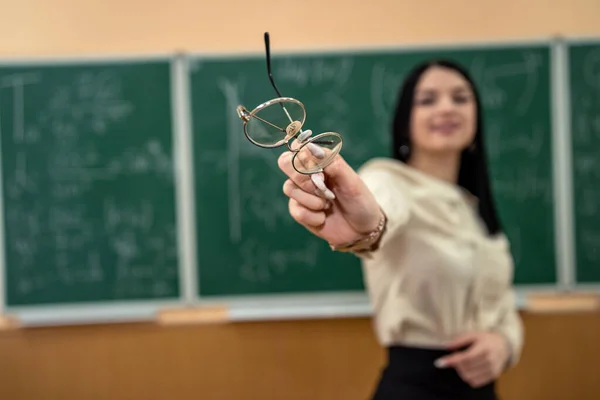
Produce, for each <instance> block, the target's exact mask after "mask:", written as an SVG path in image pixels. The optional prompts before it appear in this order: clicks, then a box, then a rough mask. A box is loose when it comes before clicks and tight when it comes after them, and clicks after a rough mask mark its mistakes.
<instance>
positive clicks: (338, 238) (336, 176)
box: [278, 152, 381, 245]
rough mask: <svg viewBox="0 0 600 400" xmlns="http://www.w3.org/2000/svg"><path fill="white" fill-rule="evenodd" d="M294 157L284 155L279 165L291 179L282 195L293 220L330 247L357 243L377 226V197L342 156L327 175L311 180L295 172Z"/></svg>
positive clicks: (327, 169) (329, 166)
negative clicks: (356, 241) (285, 196)
mask: <svg viewBox="0 0 600 400" xmlns="http://www.w3.org/2000/svg"><path fill="white" fill-rule="evenodd" d="M292 155H293V154H292V153H291V152H285V153H283V154H282V155H281V156H280V157H279V160H278V165H279V168H280V169H281V170H282V171H283V172H284V173H285V174H286V175H287V176H288V178H289V179H288V180H286V181H285V183H284V185H283V192H284V193H285V194H286V195H287V196H288V197H289V212H290V215H291V216H292V218H294V220H296V221H297V222H298V223H300V224H301V225H303V226H304V227H305V228H306V229H308V230H309V231H310V232H312V233H313V234H315V235H316V236H318V237H320V238H322V239H324V240H326V241H327V242H328V243H329V244H330V245H342V244H346V243H348V242H351V241H354V240H356V239H358V238H360V237H362V236H364V235H365V234H366V233H369V232H370V231H372V230H373V229H375V228H376V227H377V224H378V222H379V220H380V217H381V210H380V208H379V205H378V203H377V201H376V199H375V197H374V196H373V195H372V193H371V192H370V190H369V189H368V187H367V186H366V185H365V184H364V182H363V181H362V179H361V178H360V176H359V175H358V174H357V173H356V172H355V171H354V170H353V169H352V168H351V167H350V166H349V165H348V164H347V163H346V162H345V161H344V160H343V158H342V157H341V156H340V155H337V156H336V158H335V160H334V161H333V162H332V163H331V164H329V165H328V166H327V167H326V168H325V174H322V173H321V174H317V175H316V176H313V177H312V178H311V176H309V175H303V174H300V173H298V172H297V171H296V170H295V169H294V167H293V166H292ZM325 177H326V178H325ZM325 180H326V181H325ZM317 186H319V187H320V188H319V187H317ZM325 186H326V188H325ZM324 189H325V190H324ZM329 189H330V191H329Z"/></svg>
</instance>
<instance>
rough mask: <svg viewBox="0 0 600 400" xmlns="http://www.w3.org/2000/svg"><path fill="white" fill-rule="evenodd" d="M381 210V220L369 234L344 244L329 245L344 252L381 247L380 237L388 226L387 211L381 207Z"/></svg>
mask: <svg viewBox="0 0 600 400" xmlns="http://www.w3.org/2000/svg"><path fill="white" fill-rule="evenodd" d="M380 211H381V218H380V219H379V222H378V223H377V226H376V227H375V229H373V230H372V231H371V232H369V233H368V234H367V235H365V236H363V237H360V238H358V239H356V240H353V241H352V242H350V243H346V244H342V245H332V244H329V247H331V250H333V251H339V252H344V253H348V252H351V253H364V252H369V251H374V250H377V248H378V247H379V242H380V240H379V239H381V236H382V235H383V233H384V232H385V228H386V226H387V216H386V215H385V212H383V210H381V209H380Z"/></svg>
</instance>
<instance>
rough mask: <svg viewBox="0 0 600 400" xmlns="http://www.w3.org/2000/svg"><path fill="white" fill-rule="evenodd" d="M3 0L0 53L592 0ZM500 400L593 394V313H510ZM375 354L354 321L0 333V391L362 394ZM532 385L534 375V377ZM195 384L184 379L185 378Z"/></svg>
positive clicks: (587, 9)
mask: <svg viewBox="0 0 600 400" xmlns="http://www.w3.org/2000/svg"><path fill="white" fill-rule="evenodd" d="M349 4H350V2H348V1H347V0H346V1H339V0H336V1H327V2H326V1H322V0H305V1H303V2H300V1H295V2H290V1H274V0H257V1H254V2H253V1H244V2H242V1H239V0H235V1H215V2H208V1H198V0H170V1H164V2H162V3H158V2H157V3H152V2H150V1H148V0H145V1H140V0H119V1H116V0H112V1H109V0H104V1H98V0H88V1H78V0H53V1H33V0H21V2H15V1H12V2H4V4H3V6H2V13H0V57H1V56H17V55H18V56H29V55H72V54H106V53H110V54H119V53H120V54H132V53H156V52H166V51H172V50H181V49H183V50H192V51H218V52H220V51H262V49H263V42H262V33H263V32H264V31H265V30H269V31H270V32H271V34H272V46H273V51H277V50H278V49H301V48H312V49H314V48H318V47H321V46H327V47H343V46H368V45H388V44H398V45H400V44H405V43H417V44H419V43H427V42H451V41H465V40H468V41H471V40H497V39H520V38H538V37H543V36H549V35H554V34H569V35H599V36H600V23H599V22H598V21H599V17H600V2H599V1H598V0H552V1H548V0H528V1H519V0H502V1H499V0H496V1H489V0H486V1H481V0H454V1H447V0H429V1H399V0H372V1H363V2H360V3H357V5H356V6H355V7H354V8H351V7H350V6H349ZM524 320H525V327H526V332H527V337H526V346H525V350H524V355H523V360H522V362H521V364H520V365H519V366H518V367H517V368H516V369H515V370H513V371H511V372H510V373H509V374H507V375H506V376H505V377H503V378H502V380H501V382H500V390H501V393H502V395H503V398H504V399H527V400H537V399H544V400H548V399H558V400H561V399H565V400H567V399H581V400H586V399H595V398H598V393H600V380H599V379H597V372H595V361H596V360H597V359H598V358H600V340H598V338H600V318H599V317H598V316H597V315H594V314H579V315H524ZM382 362H383V355H382V352H381V349H380V348H379V346H378V345H377V343H376V342H375V340H374V337H373V334H372V330H371V325H370V321H369V320H368V319H367V318H359V319H335V320H317V321H288V322H263V323H247V324H230V325H224V326H190V327H179V328H162V327H158V326H154V325H152V324H140V325H137V324H127V325H114V326H108V325H107V326H80V327H63V328H44V329H31V330H22V331H14V332H0V399H9V400H28V399H34V400H53V399H61V400H69V399H84V398H85V399H86V400H93V399H114V400H117V399H144V400H152V399H161V400H163V399H182V400H183V399H192V398H194V399H203V400H211V399H228V400H236V399H259V398H260V399H262V400H269V399H278V400H279V399H284V398H285V399H289V400H293V399H303V400H305V399H311V400H319V399H327V400H331V399H344V400H353V399H365V398H366V397H367V395H368V393H370V391H371V389H372V387H373V385H374V382H375V380H376V379H377V375H378V372H379V367H380V366H381V363H382ZM540 378H541V379H546V381H545V382H543V383H542V382H541V381H538V380H537V379H540ZM194 380H195V381H194Z"/></svg>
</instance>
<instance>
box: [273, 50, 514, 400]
mask: <svg viewBox="0 0 600 400" xmlns="http://www.w3.org/2000/svg"><path fill="white" fill-rule="evenodd" d="M392 135H393V155H394V156H393V158H377V159H373V160H370V161H369V162H367V163H366V164H365V165H363V166H362V167H361V168H360V170H359V172H358V173H357V172H355V171H354V170H353V169H352V168H350V166H349V165H348V164H347V163H346V162H345V161H344V160H343V158H342V157H340V156H338V157H337V158H336V160H335V161H334V162H333V163H332V164H330V165H329V166H328V167H327V168H326V169H325V174H324V175H320V176H316V177H313V179H311V178H310V177H309V176H306V175H301V174H298V173H297V172H296V171H295V170H294V169H293V167H292V165H291V154H290V153H289V152H287V153H284V154H282V155H281V157H280V159H279V167H280V168H281V170H282V171H284V172H285V174H286V175H287V176H288V178H289V179H288V180H286V182H285V183H284V186H283V191H284V193H285V194H286V195H287V196H288V197H289V212H290V214H291V216H292V217H293V218H294V219H295V220H296V221H297V222H298V223H300V224H302V225H303V226H304V227H306V228H307V229H308V230H310V231H311V232H312V233H313V234H315V235H316V236H318V237H320V238H322V239H324V240H326V241H327V242H328V243H329V244H330V246H331V247H332V249H334V250H337V251H349V252H353V253H354V254H356V255H357V256H358V257H360V258H361V260H362V264H363V271H364V276H365V282H366V286H367V289H368V293H369V296H370V299H371V302H372V305H373V309H374V320H375V324H374V326H375V331H376V334H377V337H378V339H379V341H380V343H381V345H382V346H385V347H386V348H387V350H388V362H387V365H386V366H385V368H384V369H383V372H382V374H381V378H380V381H379V384H378V386H377V388H376V390H375V393H374V395H373V399H376V400H383V399H411V400H418V399H496V393H495V381H496V379H497V378H498V376H499V375H500V374H501V373H502V372H503V371H504V370H505V369H506V368H508V367H510V366H513V365H515V364H516V363H517V361H518V359H519V357H520V354H521V349H522V345H523V327H522V323H521V320H520V319H519V315H518V313H517V310H516V307H515V301H514V291H513V289H512V274H513V263H512V258H511V255H510V251H509V244H508V242H507V240H506V237H505V236H504V234H503V233H502V228H501V226H500V223H499V221H498V216H497V214H496V210H495V207H494V201H493V198H492V195H491V192H490V183H489V177H488V168H487V164H486V157H485V151H484V132H483V123H482V116H481V107H480V102H479V97H478V94H477V90H476V88H475V85H474V84H473V82H472V81H471V79H470V77H469V75H468V74H467V72H465V71H464V70H463V69H462V68H461V67H459V66H458V65H456V64H454V63H451V62H448V61H431V62H427V63H425V64H423V65H420V66H418V67H417V68H416V69H415V70H413V72H412V73H411V74H410V75H409V76H408V78H407V79H406V81H405V83H404V85H403V86H402V88H401V91H400V96H399V99H398V104H397V109H396V112H395V116H394V121H393V132H392ZM315 178H316V179H315ZM324 179H325V181H324V182H323V180H324ZM325 185H326V187H327V188H326V189H325Z"/></svg>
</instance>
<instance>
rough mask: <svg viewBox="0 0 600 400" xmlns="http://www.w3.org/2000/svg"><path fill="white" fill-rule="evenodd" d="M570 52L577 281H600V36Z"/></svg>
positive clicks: (575, 44) (571, 47) (576, 44)
mask: <svg viewBox="0 0 600 400" xmlns="http://www.w3.org/2000/svg"><path fill="white" fill-rule="evenodd" d="M568 54H569V58H568V59H569V61H568V65H569V68H568V70H569V87H570V104H571V106H570V115H571V144H572V151H573V156H572V160H573V206H574V242H575V257H576V260H577V267H576V281H577V282H580V283H600V157H599V154H600V40H598V41H596V42H595V43H594V42H591V41H582V42H573V43H570V44H568Z"/></svg>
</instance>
